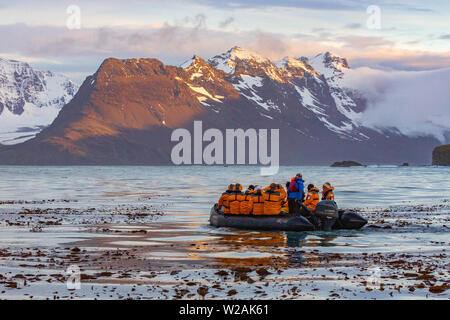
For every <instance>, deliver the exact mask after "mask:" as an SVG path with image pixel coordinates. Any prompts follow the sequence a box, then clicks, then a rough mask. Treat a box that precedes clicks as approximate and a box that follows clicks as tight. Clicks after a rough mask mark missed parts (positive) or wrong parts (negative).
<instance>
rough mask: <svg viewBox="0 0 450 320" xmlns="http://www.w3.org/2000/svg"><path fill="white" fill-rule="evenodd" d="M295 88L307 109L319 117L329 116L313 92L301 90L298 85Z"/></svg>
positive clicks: (306, 89)
mask: <svg viewBox="0 0 450 320" xmlns="http://www.w3.org/2000/svg"><path fill="white" fill-rule="evenodd" d="M294 88H295V90H296V91H297V92H298V94H299V95H300V97H301V101H302V104H303V106H304V107H305V108H307V109H308V110H310V111H312V112H314V113H315V114H317V115H320V116H327V114H326V112H325V109H323V108H321V107H319V105H320V103H319V102H318V100H317V99H316V97H314V95H313V94H312V93H311V91H309V89H308V88H299V87H298V86H296V85H294Z"/></svg>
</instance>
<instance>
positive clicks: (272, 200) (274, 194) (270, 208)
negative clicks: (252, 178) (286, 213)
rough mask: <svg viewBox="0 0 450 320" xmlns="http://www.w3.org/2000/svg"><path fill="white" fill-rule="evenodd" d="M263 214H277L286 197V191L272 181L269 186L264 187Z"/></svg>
mask: <svg viewBox="0 0 450 320" xmlns="http://www.w3.org/2000/svg"><path fill="white" fill-rule="evenodd" d="M263 198H264V213H263V214H264V215H278V214H280V212H282V211H281V207H282V205H283V202H284V199H285V198H286V191H285V190H284V188H283V187H282V186H281V185H279V184H275V183H272V184H271V185H270V186H269V188H266V189H264V192H263Z"/></svg>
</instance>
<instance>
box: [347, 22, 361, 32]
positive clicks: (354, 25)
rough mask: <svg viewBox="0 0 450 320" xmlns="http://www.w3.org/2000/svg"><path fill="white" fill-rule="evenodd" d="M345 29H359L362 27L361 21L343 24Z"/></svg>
mask: <svg viewBox="0 0 450 320" xmlns="http://www.w3.org/2000/svg"><path fill="white" fill-rule="evenodd" d="M345 28H346V29H352V30H354V29H361V28H362V24H361V23H349V24H346V25H345Z"/></svg>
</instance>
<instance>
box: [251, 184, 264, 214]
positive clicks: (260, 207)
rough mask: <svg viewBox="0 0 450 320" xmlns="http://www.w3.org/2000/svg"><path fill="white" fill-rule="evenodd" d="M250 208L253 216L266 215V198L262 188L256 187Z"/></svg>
mask: <svg viewBox="0 0 450 320" xmlns="http://www.w3.org/2000/svg"><path fill="white" fill-rule="evenodd" d="M250 206H251V208H252V214H254V215H256V216H259V215H263V214H264V197H263V194H262V189H261V187H260V186H257V187H255V191H254V192H253V194H252V197H251V201H250Z"/></svg>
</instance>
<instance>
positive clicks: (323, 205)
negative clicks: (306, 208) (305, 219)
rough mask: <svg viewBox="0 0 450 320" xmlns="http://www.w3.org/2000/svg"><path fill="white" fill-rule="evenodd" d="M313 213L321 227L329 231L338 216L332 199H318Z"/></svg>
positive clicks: (336, 207)
mask: <svg viewBox="0 0 450 320" xmlns="http://www.w3.org/2000/svg"><path fill="white" fill-rule="evenodd" d="M314 215H315V216H316V217H317V218H319V219H320V224H321V226H322V227H321V229H322V230H324V231H331V228H332V227H333V225H334V224H335V223H336V221H337V219H338V218H339V214H338V206H337V204H336V202H334V201H333V200H323V201H320V202H319V203H318V204H317V206H316V210H315V211H314Z"/></svg>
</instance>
